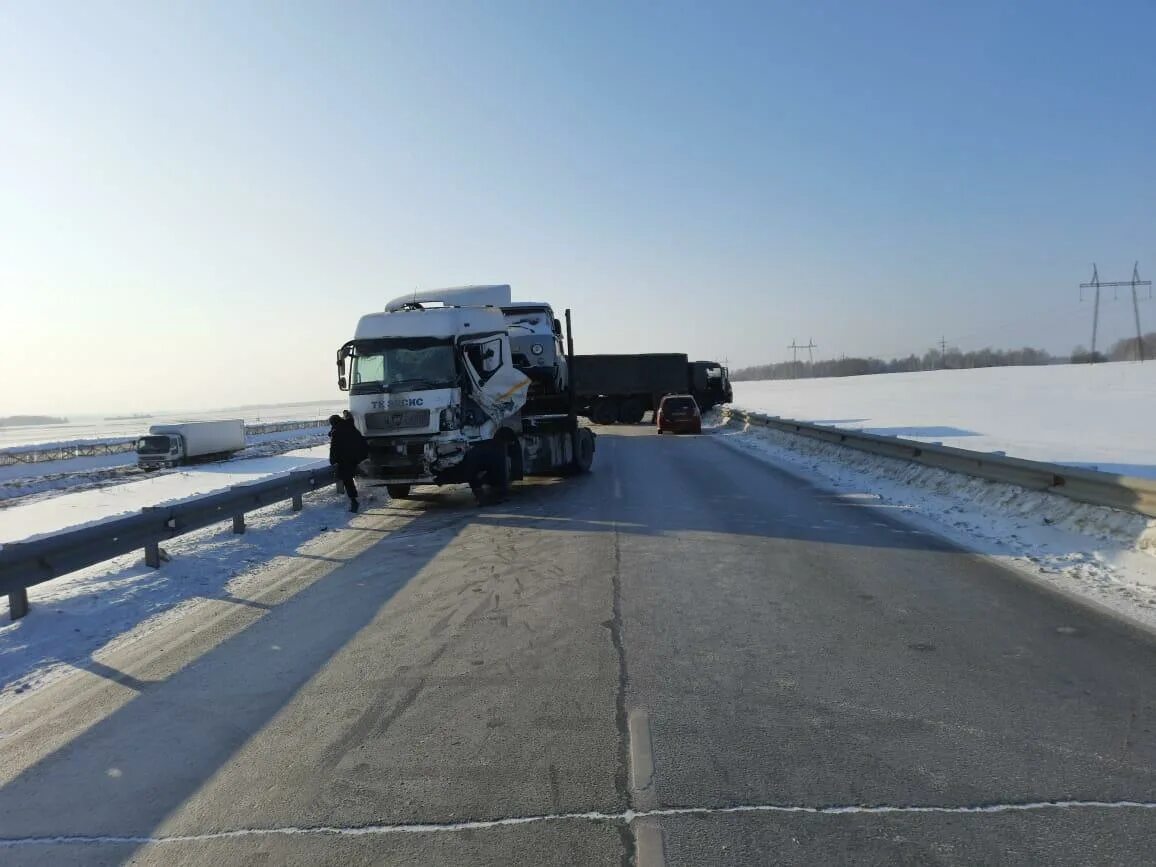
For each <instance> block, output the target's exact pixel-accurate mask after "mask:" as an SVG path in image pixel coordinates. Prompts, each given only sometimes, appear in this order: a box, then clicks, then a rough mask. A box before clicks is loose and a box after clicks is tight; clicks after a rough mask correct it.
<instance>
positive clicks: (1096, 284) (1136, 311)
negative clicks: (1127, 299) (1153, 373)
mask: <svg viewBox="0 0 1156 867" xmlns="http://www.w3.org/2000/svg"><path fill="white" fill-rule="evenodd" d="M1104 286H1108V287H1111V289H1112V290H1113V297H1114V299H1118V298H1119V297H1120V296H1119V294H1118V289H1119V287H1120V286H1129V287H1131V289H1132V313H1133V315H1134V316H1135V317H1136V353H1137V355H1138V357H1139V359H1140V361H1141V362H1143V361H1144V333H1143V331H1142V330H1141V329H1140V293H1139V291H1138V290H1139V289H1140V287H1141V286H1147V287H1148V298H1149V299H1150V298H1151V297H1152V281H1151V280H1141V279H1140V263H1139V262H1136V263H1135V264H1134V265H1133V266H1132V279H1131V280H1117V281H1115V282H1112V283H1102V282H1100V272H1099V270H1098V269H1097V268H1096V263H1095V262H1093V263H1092V281H1091V282H1090V283H1081V284H1080V300H1081V301H1083V300H1084V291H1083V290H1085V289H1095V290H1096V295H1095V299H1094V300H1093V302H1092V303H1093V305H1094V307H1093V310H1092V357H1091V359H1090V361H1091V363H1092V364H1095V363H1096V338H1097V336H1098V335H1099V331H1100V289H1101V288H1102V287H1104ZM1146 300H1147V299H1146Z"/></svg>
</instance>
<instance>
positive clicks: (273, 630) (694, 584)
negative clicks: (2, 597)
mask: <svg viewBox="0 0 1156 867" xmlns="http://www.w3.org/2000/svg"><path fill="white" fill-rule="evenodd" d="M858 493H860V492H847V493H845V494H839V495H833V494H827V493H823V492H820V491H817V490H815V489H814V488H812V487H810V486H808V485H807V484H806V483H805V482H802V481H799V480H797V479H795V478H794V477H792V476H790V475H787V474H785V473H782V472H780V471H778V470H776V469H774V468H772V467H769V466H767V465H765V464H763V463H760V462H758V461H757V460H756V459H754V458H752V457H750V456H748V455H746V454H743V453H740V452H737V451H733V450H731V449H729V448H727V447H726V445H725V444H723V443H722V442H720V441H719V438H717V437H711V436H703V437H685V438H682V437H680V438H672V437H656V436H654V434H653V433H652V431H651V429H650V428H647V427H639V428H631V429H623V430H617V431H615V430H613V429H607V430H605V431H603V435H602V436H600V437H599V441H598V455H597V457H596V460H595V471H594V472H593V473H592V474H591V475H589V476H585V477H581V478H575V479H568V480H565V481H558V480H540V481H535V482H531V483H528V484H525V485H521V486H518V487H517V488H516V489H515V492H514V495H513V496H512V497H511V499H510V501H509V502H507V503H506V504H503V505H500V506H495V507H488V508H486V509H482V510H478V509H476V508H474V507H472V505H471V500H470V498H469V496H468V492H460V491H459V492H454V491H449V492H437V493H433V492H431V493H429V494H426V493H424V492H423V493H421V494H420V495H419V497H418V498H417V499H415V500H412V501H409V502H405V503H397V504H386V505H381V504H380V501H379V504H378V506H377V507H375V508H372V509H370V510H368V511H367V512H366V513H364V514H363V515H361V516H359V517H358V518H357V519H356V521H355V523H354V527H353V528H352V529H349V530H343V531H341V532H335V533H330V534H327V537H328V538H327V539H326V540H323V541H322V542H319V543H318V544H317V545H314V546H312V547H311V548H310V549H309V550H308V552H307V553H305V554H302V555H300V556H296V557H292V558H288V559H287V560H286V561H285V562H284V563H281V564H279V565H278V566H277V567H276V568H274V569H272V570H270V573H269V575H268V578H267V580H266V581H265V582H264V583H263V584H262V585H261V590H260V591H258V592H254V593H252V594H251V595H250V597H248V598H241V599H238V598H233V599H230V600H226V601H214V602H208V603H205V604H204V605H203V606H201V607H200V608H198V609H195V610H194V611H193V612H191V613H190V615H189V616H187V617H185V618H184V619H183V620H180V621H176V622H174V623H173V624H171V625H170V626H169V627H167V628H165V629H162V630H159V631H157V632H155V633H153V634H151V635H149V636H148V637H147V638H145V639H142V640H141V641H139V642H137V643H135V644H133V645H129V646H127V647H124V648H121V649H120V650H117V651H115V652H107V653H104V654H101V655H100V656H99V657H98V658H96V659H93V660H91V661H89V663H88V664H86V665H85V666H83V670H81V671H78V673H77V674H76V675H75V676H73V677H70V678H68V679H66V680H64V681H61V682H60V683H58V684H57V685H55V686H53V687H51V688H49V689H47V690H45V691H43V692H42V693H38V694H34V695H32V696H30V697H29V698H28V699H27V700H25V701H24V702H22V703H20V704H18V705H16V706H14V707H13V708H11V709H10V710H9V711H8V712H7V713H5V715H4V717H3V719H0V783H3V788H2V789H0V863H3V864H6V865H7V864H54V865H55V864H93V863H121V862H126V861H132V862H134V863H145V864H165V865H171V864H200V863H213V864H234V863H238V864H258V863H260V864H265V863H268V864H288V863H296V864H311V865H312V864H335V865H336V864H340V865H351V864H359V863H421V864H463V863H482V864H493V865H498V864H533V865H540V864H582V863H590V864H628V863H632V862H635V861H637V862H638V863H641V864H658V863H663V861H664V862H665V863H666V864H672V865H673V864H686V865H699V864H716V863H718V864H768V863H799V864H832V863H850V862H854V863H919V864H924V863H949V864H957V863H958V864H964V863H966V864H973V863H985V864H991V863H1001V864H1016V863H1022V864H1039V863H1048V864H1093V863H1105V864H1107V863H1115V864H1134V863H1145V862H1151V860H1152V859H1153V853H1154V852H1156V809H1151V808H1149V807H1145V806H1143V804H1151V805H1156V761H1154V759H1156V739H1154V737H1153V697H1154V696H1156V666H1154V665H1153V663H1154V662H1156V653H1154V645H1153V644H1152V643H1150V642H1149V641H1147V640H1146V639H1144V638H1142V637H1138V636H1136V635H1135V634H1133V633H1131V632H1129V631H1127V630H1125V629H1123V628H1122V627H1119V626H1117V625H1116V624H1115V623H1114V622H1113V621H1111V620H1108V619H1106V618H1104V617H1102V616H1101V615H1098V614H1095V613H1090V612H1087V611H1085V610H1083V609H1081V608H1078V607H1076V606H1074V605H1073V604H1071V603H1069V602H1066V601H1064V600H1061V599H1058V598H1056V597H1053V596H1051V595H1049V594H1046V593H1044V592H1042V591H1040V590H1039V589H1037V588H1036V587H1034V586H1032V585H1030V584H1027V583H1025V582H1024V581H1023V580H1021V579H1020V578H1019V577H1017V576H1016V575H1014V574H1012V573H1010V572H1008V571H1006V570H1005V569H1003V568H1002V567H1000V566H997V565H995V564H993V563H991V562H990V561H987V560H985V559H983V558H980V557H977V556H974V555H970V554H968V553H965V552H962V551H959V550H957V549H955V548H953V547H951V546H950V545H948V544H946V543H944V542H941V541H939V540H937V539H936V538H934V537H932V536H929V535H926V534H924V533H922V532H919V531H918V530H915V529H913V528H911V527H908V526H906V525H904V524H902V523H900V522H898V521H897V519H896V515H895V513H894V512H893V511H892V510H889V509H886V508H882V507H880V506H878V505H875V504H873V503H872V502H871V501H870V500H869V499H867V498H864V497H862V496H857V494H858ZM310 507H311V508H337V506H336V505H329V506H318V505H312V506H310ZM639 813H642V814H643V815H638V814H639Z"/></svg>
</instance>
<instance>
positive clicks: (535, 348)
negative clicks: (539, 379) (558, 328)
mask: <svg viewBox="0 0 1156 867" xmlns="http://www.w3.org/2000/svg"><path fill="white" fill-rule="evenodd" d="M530 351H531V352H532V353H534V354H535V355H541V354H542V352H543V349H542V344H541V343H535V344H534V345H533V346H531V347H530Z"/></svg>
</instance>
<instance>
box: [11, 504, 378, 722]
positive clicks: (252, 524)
mask: <svg viewBox="0 0 1156 867" xmlns="http://www.w3.org/2000/svg"><path fill="white" fill-rule="evenodd" d="M383 496H384V495H383V494H374V493H369V492H367V494H366V495H365V497H364V499H366V500H368V501H372V500H373V499H374V498H375V497H377V498H381V497H383ZM304 501H305V508H304V509H303V510H302V511H300V512H292V511H290V504H289V503H288V502H284V503H278V504H276V505H273V506H269V507H268V508H265V509H261V510H259V511H256V512H250V513H249V514H248V515H246V517H245V521H246V525H247V529H246V531H245V533H244V534H243V535H235V534H233V532H232V525H231V524H229V523H223V524H218V525H215V526H213V527H207V528H205V529H203V530H198V531H196V532H192V533H188V534H186V535H184V536H178V537H177V538H175V539H171V540H169V541H167V542H165V543H164V545H163V547H164V549H165V551H167V552H168V553H169V555H170V556H171V558H172V559H171V561H170V562H167V563H165V564H164V565H163V566H162V567H161V568H160V569H150V568H149V567H147V566H145V565H144V559H143V554H142V553H141V552H139V551H138V552H135V553H132V554H126V555H125V556H123V557H118V558H116V559H115V560H109V561H107V562H105V563H102V564H100V565H97V566H92V567H89V568H88V569H82V570H80V571H78V572H74V573H72V574H70V575H67V576H64V577H62V578H58V579H55V580H53V581H47V582H45V583H43V584H39V585H37V586H36V587H33V588H31V589H30V590H29V592H28V595H29V601H30V602H31V606H32V607H31V611H30V613H29V614H28V615H27V616H26V617H24V618H23V619H21V620H17V621H15V622H11V623H2V624H0V710H2V709H3V708H4V706H5V705H6V704H8V703H10V702H11V701H14V700H17V699H18V698H20V697H22V696H23V695H24V694H26V693H27V692H28V691H30V690H33V689H38V688H41V687H43V686H45V685H47V684H49V683H51V682H53V681H55V680H57V679H59V678H60V677H62V676H64V675H65V674H66V673H67V672H68V671H70V670H72V669H75V668H78V667H79V668H84V667H86V666H87V665H90V664H91V663H92V659H93V655H94V654H95V653H96V652H97V651H99V650H101V649H103V648H105V647H107V646H109V644H110V642H114V641H115V642H116V643H118V644H119V643H120V642H126V641H135V640H137V639H139V638H140V637H142V636H144V635H147V634H148V633H149V632H151V631H153V630H154V629H156V628H158V627H159V626H161V625H163V624H164V623H167V622H169V620H170V619H172V618H175V617H180V616H182V615H183V614H184V613H185V612H184V609H185V608H186V607H188V606H189V605H193V604H195V603H197V602H199V601H201V600H204V599H228V598H229V597H230V595H231V593H232V592H233V591H234V590H236V591H237V592H241V591H240V590H238V589H237V588H238V586H239V585H247V584H248V583H249V582H251V581H253V580H259V579H260V576H261V575H262V573H264V572H266V571H267V570H269V569H270V568H272V566H273V563H274V561H275V560H276V558H278V557H282V556H292V555H293V554H294V552H297V551H298V550H300V549H301V548H302V546H306V545H308V543H310V542H311V541H312V540H314V539H316V538H317V537H319V536H321V535H322V534H324V533H326V532H327V531H337V530H340V529H342V528H344V527H346V526H347V525H348V524H349V522H350V519H351V518H352V515H350V514H349V512H348V511H347V506H348V501H347V500H346V499H345V497H344V496H338V495H337V494H336V493H335V491H334V489H333V488H332V487H327V488H326V489H325V490H322V491H315V492H313V493H311V494H307V495H306V496H305V497H304ZM2 736H3V731H2V728H0V737H2Z"/></svg>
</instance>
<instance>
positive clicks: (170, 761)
mask: <svg viewBox="0 0 1156 867" xmlns="http://www.w3.org/2000/svg"><path fill="white" fill-rule="evenodd" d="M380 505H381V504H379V506H380ZM385 506H386V507H387V509H388V513H390V514H392V515H393V516H397V515H398V514H400V515H401V517H402V518H408V519H409V520H408V521H405V522H403V523H401V524H400V525H399V526H397V527H396V529H395V530H394V531H393V532H387V533H383V534H381V537H380V539H377V540H375V541H372V542H370V541H366V543H365V546H364V547H365V550H363V551H361V553H358V554H356V555H354V556H351V557H350V558H349V559H346V560H344V561H343V562H341V563H340V564H339V565H337V566H336V568H334V569H333V570H332V571H330V572H329V573H328V574H325V575H323V576H322V577H320V578H318V579H316V580H314V581H313V582H312V583H309V584H307V585H306V586H304V587H303V588H301V589H300V590H298V591H297V592H296V593H294V594H293V595H291V596H290V597H289V598H288V599H286V600H285V601H283V602H277V603H275V604H267V603H265V602H252V601H251V600H243V599H237V600H234V601H237V602H239V603H241V604H242V605H244V606H246V607H249V608H252V609H254V610H253V611H252V614H253V615H255V616H256V617H257V619H256V620H254V621H252V622H250V623H248V624H247V625H243V626H241V627H240V628H239V631H237V632H235V633H234V634H231V635H228V637H225V638H224V639H223V640H221V641H220V642H219V643H217V644H215V645H214V646H211V647H209V649H207V650H205V651H204V652H202V653H201V655H200V656H198V657H197V658H195V659H194V660H193V661H191V662H189V663H188V664H187V665H184V667H181V668H179V670H177V671H175V672H174V673H172V674H171V675H169V676H167V677H163V678H161V679H158V680H150V679H148V677H137V676H135V675H134V674H131V673H128V672H126V671H124V670H121V668H120V667H118V666H117V665H116V664H115V662H116V660H115V657H113V658H111V659H100V660H98V659H96V658H95V655H94V656H93V657H92V658H89V659H87V660H81V661H75V662H73V664H74V665H76V666H77V667H78V668H81V669H85V670H87V671H89V672H90V673H92V674H95V675H98V676H100V677H102V678H105V679H106V680H108V681H110V682H112V683H116V684H118V685H120V686H123V687H127V688H128V689H129V690H132V691H133V694H132V695H131V696H128V697H127V698H126V699H125V702H124V704H122V705H120V706H119V707H117V709H115V710H113V711H112V712H110V713H108V714H107V715H104V716H103V717H101V718H99V719H98V720H97V721H95V722H94V723H93V724H92V725H90V726H88V727H87V728H86V729H84V730H83V731H82V732H81V733H80V734H78V735H77V736H75V737H74V738H72V739H71V740H70V741H68V742H67V743H65V744H64V745H63V746H61V747H60V748H58V749H56V750H54V751H52V752H50V753H48V754H46V755H44V756H43V757H42V758H40V759H39V760H37V761H35V762H33V763H31V764H29V765H28V766H26V767H24V769H23V770H22V771H21V772H20V773H18V774H16V775H15V776H14V777H13V778H12V779H11V781H10V782H8V783H7V784H6V785H4V786H3V788H2V789H0V837H4V838H25V837H41V836H43V837H51V836H55V835H93V836H107V835H125V836H130V837H133V836H137V837H147V836H149V835H150V834H152V833H153V832H154V831H155V830H156V829H157V828H158V827H159V826H161V824H162V823H163V822H164V820H165V819H166V817H168V816H169V815H170V814H172V813H173V812H174V811H175V810H176V809H177V808H178V807H180V806H181V804H182V803H184V802H185V801H186V800H187V799H188V798H189V797H190V796H192V795H193V794H195V793H196V792H197V791H198V790H199V789H200V788H201V787H202V786H203V785H204V784H206V783H207V782H208V781H209V780H210V779H211V778H212V777H213V775H214V774H216V773H217V772H218V770H220V769H221V768H222V767H224V766H225V765H226V764H227V763H228V762H229V760H230V757H231V756H233V755H234V754H235V753H236V752H237V751H238V750H239V749H241V748H242V747H243V746H244V745H245V744H246V743H247V742H248V741H249V740H250V739H251V738H252V737H253V736H254V735H256V734H257V733H258V732H260V731H261V730H262V729H263V728H264V727H265V726H266V725H267V724H268V723H269V722H270V721H271V720H272V719H273V718H274V717H276V716H277V714H278V713H279V712H280V711H281V710H282V709H283V708H284V707H285V706H286V705H287V704H288V703H289V702H290V701H292V700H293V698H294V696H295V695H296V694H297V693H298V691H299V690H300V689H301V688H302V687H303V686H304V685H305V684H306V683H307V682H308V681H309V680H310V679H311V678H312V677H314V676H315V675H316V674H317V673H318V672H320V671H321V670H322V669H323V668H324V667H325V666H326V664H327V663H328V662H329V661H330V660H331V659H332V658H333V657H334V656H335V655H337V654H338V653H339V652H340V651H341V650H342V648H343V647H345V646H346V645H347V643H349V642H350V641H351V640H352V639H353V637H354V636H355V635H357V633H358V632H359V631H360V630H362V629H363V628H364V627H365V626H366V625H367V624H369V623H370V622H371V621H372V620H373V619H374V618H375V617H376V616H377V615H378V613H379V612H380V611H381V610H382V609H383V607H385V606H386V605H387V604H389V602H390V600H391V599H393V598H394V596H395V595H396V594H397V593H398V592H399V591H401V590H402V589H403V588H404V587H406V585H407V584H408V583H409V582H410V581H411V580H412V579H413V578H414V577H415V576H416V575H418V574H419V573H420V572H421V570H422V569H423V568H424V567H425V566H426V565H427V564H428V563H429V562H430V561H432V560H433V559H434V558H435V557H436V556H437V555H438V554H439V552H441V551H442V550H443V549H444V548H445V547H446V546H447V545H448V544H449V543H450V542H452V540H453V539H454V538H455V537H456V536H457V534H458V532H459V531H460V530H461V528H462V527H465V526H468V524H469V523H470V522H471V521H472V520H475V519H476V517H477V515H478V512H477V511H476V509H473V508H471V507H470V506H469V505H468V500H467V498H466V497H465V496H463V495H462V494H460V493H456V494H455V493H454V492H449V495H448V496H443V497H442V498H440V499H439V500H438V501H437V502H436V503H434V504H431V505H429V506H428V507H427V506H426V505H424V504H411V503H401V504H397V505H396V506H393V505H390V504H389V503H386V504H385ZM308 508H309V507H308V506H307V510H308ZM315 511H320V508H318V509H315ZM366 518H369V520H372V518H373V515H372V512H371V513H370V515H367V516H364V517H359V518H357V519H355V521H354V523H355V525H356V524H358V523H362V524H368V523H369V521H367V520H366ZM344 523H345V522H344V521H343V522H342V524H344ZM356 529H357V528H356V526H355V527H354V528H353V529H352V530H346V531H345V532H351V531H355V530H356ZM365 529H371V528H370V527H368V526H366V527H365ZM304 559H305V560H307V561H308V562H310V563H311V564H312V565H313V566H314V568H324V558H321V559H320V561H319V560H318V559H314V558H304ZM172 565H173V564H172V563H170V564H166V566H165V568H168V567H170V566H172ZM164 572H165V569H164V568H162V569H161V570H160V571H159V572H157V573H156V574H157V576H158V580H171V579H172V577H173V576H172V575H171V574H170V575H169V576H167V577H166V576H165V575H164ZM216 598H220V599H224V600H226V601H228V600H229V599H230V597H229V595H228V594H227V593H224V594H218V596H217V597H216ZM90 602H91V604H101V603H102V602H103V603H104V604H114V600H111V599H109V598H107V597H105V598H103V600H102V599H100V598H96V599H92V600H90ZM148 614H149V611H148V610H147V609H141V610H140V611H139V614H138V616H139V617H140V619H142V620H143V619H145V618H146V617H147V616H148ZM186 616H194V617H195V616H196V614H195V613H191V614H190V615H186ZM189 625H190V626H197V625H199V624H189ZM225 632H226V634H227V630H226V631H225ZM130 671H131V669H130ZM61 686H64V685H63V684H62V685H61ZM52 688H53V687H49V689H50V690H51V689H52ZM50 695H52V693H49V692H46V693H45V694H44V695H43V696H38V695H33V696H31V697H30V698H29V699H28V701H29V702H35V701H38V700H45V698H46V697H48V696H50ZM113 703H114V704H115V702H113ZM10 712H22V714H23V718H24V720H25V726H24V728H25V729H27V730H28V731H29V732H30V734H29V735H28V736H30V737H31V736H35V726H34V725H29V723H30V722H31V721H30V720H29V718H28V717H29V712H28V711H24V710H23V709H22V708H21V707H20V706H17V707H15V708H12V709H11V711H10ZM9 722H10V723H11V722H13V720H12V718H11V717H9ZM33 743H34V742H33ZM5 744H6V749H7V750H8V751H9V752H8V755H7V756H6V764H7V766H8V767H12V766H13V765H17V766H19V765H20V764H21V759H20V755H19V750H18V748H17V747H16V746H15V744H14V741H13V740H12V739H11V738H6V739H5ZM34 749H35V747H34V746H33V750H34ZM237 821H238V824H239V825H244V823H245V821H246V817H244V816H241V815H239V816H238V817H237ZM41 854H42V855H43V857H44V861H45V863H48V862H51V860H52V850H51V849H50V848H46V849H44V850H43V852H42V853H41ZM129 854H131V853H129ZM117 857H118V859H119V858H123V857H126V855H125V850H119V849H118V853H117Z"/></svg>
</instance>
